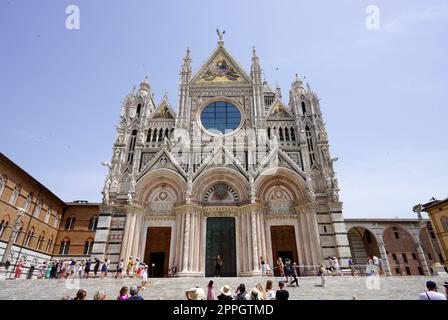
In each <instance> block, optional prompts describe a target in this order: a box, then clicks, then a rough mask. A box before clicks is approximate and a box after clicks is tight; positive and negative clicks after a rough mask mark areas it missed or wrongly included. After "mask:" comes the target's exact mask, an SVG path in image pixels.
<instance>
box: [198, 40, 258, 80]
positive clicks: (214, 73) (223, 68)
mask: <svg viewBox="0 0 448 320" xmlns="http://www.w3.org/2000/svg"><path fill="white" fill-rule="evenodd" d="M191 82H192V83H194V84H248V83H251V80H250V77H249V76H248V75H247V74H246V72H244V70H243V69H242V68H241V67H240V66H239V65H238V63H237V62H236V61H235V59H233V58H232V56H231V55H230V54H229V53H228V52H227V50H226V49H225V48H224V47H223V46H222V45H219V46H218V48H217V49H216V50H215V51H214V52H213V54H212V55H211V56H210V58H209V59H208V60H207V61H206V62H205V63H204V64H203V66H202V67H201V69H199V71H198V72H197V74H196V75H195V76H194V77H193V79H192V81H191Z"/></svg>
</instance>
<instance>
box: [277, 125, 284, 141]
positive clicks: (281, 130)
mask: <svg viewBox="0 0 448 320" xmlns="http://www.w3.org/2000/svg"><path fill="white" fill-rule="evenodd" d="M278 136H279V139H280V141H283V140H284V139H283V129H282V128H280V129H279V130H278Z"/></svg>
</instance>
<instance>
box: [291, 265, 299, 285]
mask: <svg viewBox="0 0 448 320" xmlns="http://www.w3.org/2000/svg"><path fill="white" fill-rule="evenodd" d="M291 277H292V279H294V280H292V281H291V286H293V285H294V283H295V284H296V285H297V286H299V280H298V279H297V264H296V263H295V262H294V263H293V264H292V267H291Z"/></svg>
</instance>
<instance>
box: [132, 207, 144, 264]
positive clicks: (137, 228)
mask: <svg viewBox="0 0 448 320" xmlns="http://www.w3.org/2000/svg"><path fill="white" fill-rule="evenodd" d="M137 210H138V209H137ZM142 218H143V214H142V212H140V210H138V211H136V212H135V221H134V234H133V235H132V236H133V240H132V257H133V258H134V259H136V258H139V260H140V262H141V261H142V257H139V256H138V253H139V251H140V250H139V248H140V233H141V229H142Z"/></svg>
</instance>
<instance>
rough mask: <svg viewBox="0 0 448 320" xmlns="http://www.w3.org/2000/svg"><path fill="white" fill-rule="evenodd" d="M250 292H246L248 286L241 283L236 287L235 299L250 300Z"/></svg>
mask: <svg viewBox="0 0 448 320" xmlns="http://www.w3.org/2000/svg"><path fill="white" fill-rule="evenodd" d="M249 298H250V297H249V294H248V293H247V292H246V286H245V285H244V283H241V284H240V285H239V286H238V288H237V289H236V294H235V300H249Z"/></svg>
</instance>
